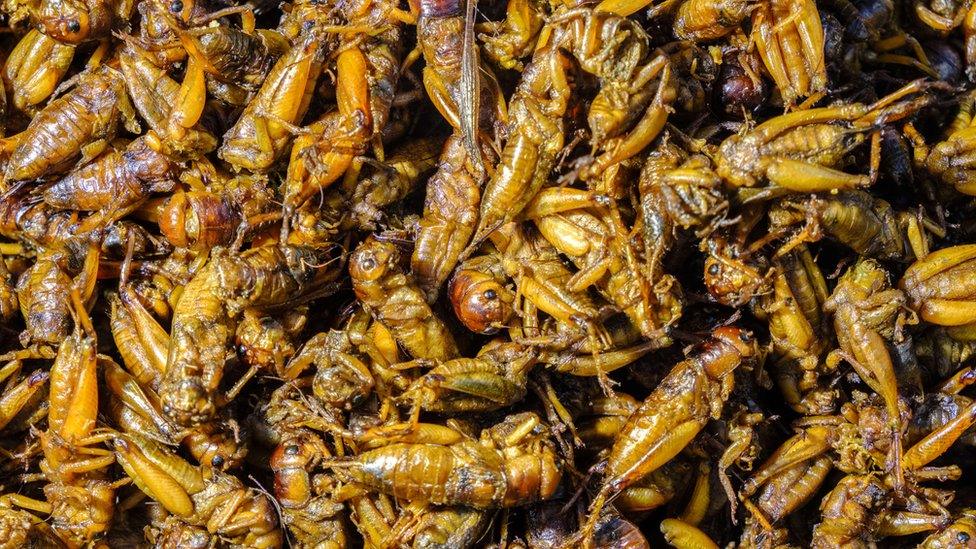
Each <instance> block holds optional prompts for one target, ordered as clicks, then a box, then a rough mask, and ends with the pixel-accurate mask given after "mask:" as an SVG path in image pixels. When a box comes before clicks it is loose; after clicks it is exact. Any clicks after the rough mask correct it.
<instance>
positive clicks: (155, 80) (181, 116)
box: [119, 39, 217, 158]
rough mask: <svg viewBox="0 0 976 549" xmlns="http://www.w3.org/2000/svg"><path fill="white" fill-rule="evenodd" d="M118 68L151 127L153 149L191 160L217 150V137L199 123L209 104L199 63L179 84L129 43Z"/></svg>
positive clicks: (148, 134)
mask: <svg viewBox="0 0 976 549" xmlns="http://www.w3.org/2000/svg"><path fill="white" fill-rule="evenodd" d="M119 65H120V67H121V70H122V74H123V75H125V85H126V89H127V90H128V92H129V97H130V98H131V99H132V103H133V105H134V107H135V109H136V111H138V112H139V116H141V117H142V119H143V120H145V121H146V124H147V125H148V126H149V131H148V132H147V136H146V140H147V142H148V143H149V145H150V147H151V148H153V149H155V150H158V151H160V152H163V153H167V154H174V155H181V156H187V157H191V158H193V157H196V156H198V155H199V154H202V153H207V152H210V151H212V150H213V149H214V148H216V146H217V141H216V137H214V135H213V134H212V133H211V132H210V131H209V130H207V129H206V128H203V127H201V126H200V125H199V124H198V123H197V122H198V120H199V118H200V115H201V114H202V110H203V105H204V102H205V101H206V91H205V90H204V89H202V88H203V74H202V68H201V67H200V62H197V61H194V62H192V63H188V65H187V71H186V76H185V77H184V79H183V82H182V83H179V82H177V81H176V80H174V79H173V78H172V77H170V76H169V74H168V73H167V72H166V70H165V69H162V68H160V67H158V66H156V60H155V59H153V58H152V57H151V56H150V55H149V53H148V52H147V51H146V50H144V49H143V48H142V47H141V46H139V45H138V44H137V43H136V42H135V41H134V40H131V39H129V40H127V41H126V44H125V46H124V47H123V48H122V51H121V52H120V53H119Z"/></svg>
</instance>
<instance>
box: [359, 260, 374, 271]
mask: <svg viewBox="0 0 976 549" xmlns="http://www.w3.org/2000/svg"><path fill="white" fill-rule="evenodd" d="M361 265H362V267H363V269H364V270H366V271H372V270H373V269H375V268H376V260H375V259H373V258H372V257H367V258H366V259H363V262H362V263H361Z"/></svg>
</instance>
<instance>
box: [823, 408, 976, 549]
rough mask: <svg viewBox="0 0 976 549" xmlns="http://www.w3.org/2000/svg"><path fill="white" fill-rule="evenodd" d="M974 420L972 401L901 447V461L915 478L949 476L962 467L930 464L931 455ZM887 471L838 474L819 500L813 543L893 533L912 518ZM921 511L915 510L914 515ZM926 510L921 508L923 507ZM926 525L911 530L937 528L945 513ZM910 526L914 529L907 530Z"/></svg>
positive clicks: (826, 544)
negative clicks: (897, 500)
mask: <svg viewBox="0 0 976 549" xmlns="http://www.w3.org/2000/svg"><path fill="white" fill-rule="evenodd" d="M974 422H976V404H971V405H970V406H968V407H966V408H965V409H963V410H961V411H960V413H959V415H957V416H956V417H954V418H952V419H951V420H950V421H948V422H947V423H946V424H944V425H942V426H940V427H939V428H937V429H936V430H934V431H932V432H930V433H929V434H928V435H926V436H925V437H924V438H923V439H921V440H920V441H918V442H916V443H915V444H914V445H913V446H912V447H910V448H908V449H907V450H905V453H904V456H903V462H902V464H903V467H904V470H905V472H906V473H909V472H910V473H911V475H912V476H913V478H915V479H916V480H917V481H924V480H928V479H953V478H957V477H958V476H959V475H960V474H961V471H960V470H959V469H958V466H955V465H949V466H929V463H931V462H932V461H933V460H935V459H936V458H938V457H939V456H940V455H942V454H943V453H944V452H946V451H947V450H948V449H949V448H950V447H951V446H952V445H953V444H954V443H955V442H956V441H957V440H958V439H959V437H960V436H962V434H963V433H964V432H965V430H966V429H968V428H969V427H971V426H972V425H973V423H974ZM889 476H890V475H885V476H881V475H878V474H875V473H867V474H850V475H847V476H846V477H844V478H843V479H841V480H840V481H839V482H838V483H837V485H836V486H835V487H834V489H833V490H831V492H830V493H829V494H828V495H827V496H826V497H825V498H824V501H823V503H822V504H821V511H822V513H823V520H822V521H821V522H820V523H819V524H817V525H816V526H815V527H814V529H813V539H812V543H811V545H812V546H813V547H831V546H836V545H837V544H844V543H858V542H859V541H860V540H863V539H866V538H869V537H870V536H872V535H873V534H874V532H876V531H878V530H880V529H886V530H889V531H891V532H893V533H897V532H898V531H899V529H900V528H901V526H900V524H899V523H900V522H901V521H902V520H907V521H908V522H909V524H910V523H911V521H913V517H911V513H910V514H909V516H908V517H905V518H902V517H901V516H900V515H899V514H898V513H897V509H892V510H889V509H891V506H892V504H893V501H892V499H893V494H894V492H893V489H892V483H891V480H890V478H888V477H889ZM937 505H941V504H940V503H939V502H937V501H934V502H926V501H925V498H923V501H922V509H932V510H935V509H937V507H934V506H937ZM918 514H919V513H915V515H916V517H914V518H917V515H918ZM923 514H924V513H923ZM926 524H927V527H925V528H922V529H921V530H918V529H914V532H918V531H925V530H935V529H938V528H940V527H941V526H942V525H943V524H944V523H943V518H942V516H940V515H939V514H937V513H934V514H932V515H930V516H929V520H928V521H926ZM909 532H912V533H914V532H913V530H911V529H910V530H909Z"/></svg>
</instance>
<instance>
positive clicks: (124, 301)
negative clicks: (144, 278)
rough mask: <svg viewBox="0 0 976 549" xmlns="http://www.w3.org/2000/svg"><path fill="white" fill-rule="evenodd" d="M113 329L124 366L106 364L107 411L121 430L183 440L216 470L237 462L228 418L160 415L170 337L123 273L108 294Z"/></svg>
mask: <svg viewBox="0 0 976 549" xmlns="http://www.w3.org/2000/svg"><path fill="white" fill-rule="evenodd" d="M109 302H110V305H111V328H112V336H113V339H114V340H115V344H116V349H117V350H118V352H119V355H120V356H121V357H122V361H123V364H124V365H125V370H123V369H122V368H120V367H114V368H111V367H110V368H107V369H106V371H105V374H104V377H105V382H106V386H107V388H108V390H109V392H110V393H111V394H112V396H113V398H114V400H113V402H112V406H111V412H110V415H111V416H112V417H113V418H114V419H115V421H116V423H117V424H118V425H119V427H120V428H122V429H123V430H125V431H126V432H130V433H137V434H140V435H142V436H146V437H149V438H152V439H154V440H160V441H166V442H168V443H170V444H173V445H176V444H182V445H183V446H184V447H185V448H186V449H187V451H188V452H189V453H190V455H192V456H193V457H194V458H195V459H196V460H197V461H198V462H200V463H202V464H204V465H210V466H214V467H217V468H219V469H225V468H231V467H235V466H237V465H239V464H240V462H241V460H242V459H243V458H244V455H245V453H246V448H245V447H244V446H243V444H242V441H241V440H240V439H239V438H238V437H237V436H236V433H234V432H233V431H234V430H233V428H228V427H232V422H231V421H227V420H226V418H225V417H224V416H219V419H218V420H217V421H213V422H211V423H208V424H205V425H200V426H195V427H192V428H185V427H182V426H180V425H178V424H177V423H175V422H173V421H172V420H171V419H169V418H168V417H167V416H166V415H165V414H164V413H163V407H162V403H161V400H160V398H159V393H158V392H159V389H160V387H161V386H162V383H163V376H164V375H165V373H166V360H167V357H168V352H169V348H170V346H171V340H170V337H169V335H168V334H167V333H166V331H165V330H164V329H163V327H162V326H160V325H159V323H158V322H157V321H156V319H155V318H153V317H152V315H151V314H150V313H149V311H148V310H146V308H145V307H144V306H143V304H142V302H141V301H140V300H139V297H138V295H137V294H136V293H135V291H134V290H133V289H132V288H131V287H130V285H129V284H127V282H126V280H125V277H123V279H122V280H121V281H120V287H119V293H118V295H112V296H110V298H109Z"/></svg>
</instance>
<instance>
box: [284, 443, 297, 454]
mask: <svg viewBox="0 0 976 549" xmlns="http://www.w3.org/2000/svg"><path fill="white" fill-rule="evenodd" d="M299 450H300V448H299V447H298V446H297V445H295V444H289V445H288V446H285V453H286V454H288V455H289V456H294V455H297V454H298V451H299Z"/></svg>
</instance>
